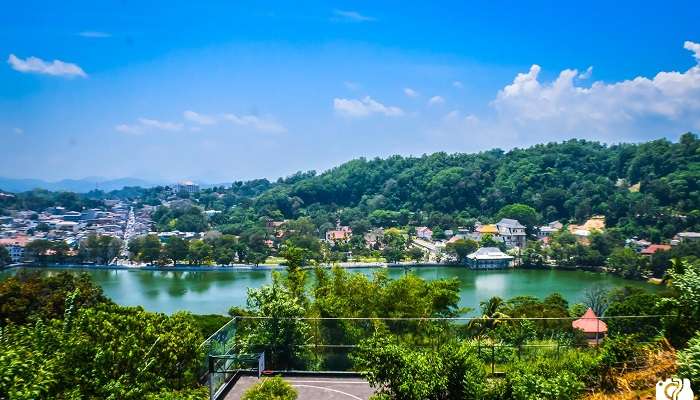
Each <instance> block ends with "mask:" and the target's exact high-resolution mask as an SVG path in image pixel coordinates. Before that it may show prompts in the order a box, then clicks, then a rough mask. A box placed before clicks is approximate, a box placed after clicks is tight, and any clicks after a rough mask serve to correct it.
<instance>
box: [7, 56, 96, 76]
mask: <svg viewBox="0 0 700 400" xmlns="http://www.w3.org/2000/svg"><path fill="white" fill-rule="evenodd" d="M7 63H8V64H10V65H11V66H12V69H14V70H15V71H19V72H23V73H28V72H33V73H37V74H45V75H53V76H66V77H74V76H80V77H87V74H86V73H85V71H83V69H82V68H80V67H79V66H78V65H76V64H73V63H67V62H63V61H61V60H53V61H52V62H47V61H44V60H42V59H41V58H38V57H28V58H26V59H24V60H23V59H21V58H19V57H17V56H15V55H14V54H10V56H9V57H8V59H7Z"/></svg>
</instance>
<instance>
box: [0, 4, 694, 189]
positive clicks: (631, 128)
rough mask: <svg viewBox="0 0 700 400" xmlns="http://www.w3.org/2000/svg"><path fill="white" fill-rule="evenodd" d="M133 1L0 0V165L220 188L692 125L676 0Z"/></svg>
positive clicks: (685, 19)
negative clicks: (396, 157) (369, 160)
mask: <svg viewBox="0 0 700 400" xmlns="http://www.w3.org/2000/svg"><path fill="white" fill-rule="evenodd" d="M95 3H97V4H95ZM141 3H142V2H137V1H126V0H124V1H118V2H106V1H105V2H82V1H67V2H61V3H60V4H59V3H55V2H46V3H44V2H33V1H25V2H21V3H13V4H12V5H5V6H4V10H3V13H2V14H0V58H2V59H3V62H2V63H1V64H0V176H6V177H32V178H43V179H50V180H53V179H61V178H81V177H85V176H101V177H106V178H116V177H126V176H132V177H143V178H146V179H153V180H156V179H157V180H166V181H168V180H176V179H183V178H191V179H196V180H200V181H205V182H223V181H231V180H237V179H249V178H256V177H270V178H275V177H278V176H284V175H288V174H290V173H293V172H294V171H297V170H307V169H316V170H323V169H326V168H329V167H332V166H334V165H337V164H339V163H341V162H344V161H347V160H349V159H352V158H355V157H359V156H366V157H374V156H387V155H390V154H396V153H399V154H406V155H407V154H413V155H420V154H423V153H430V152H434V151H448V152H456V151H461V152H473V151H479V150H484V149H489V148H493V147H501V148H504V149H508V148H512V147H517V146H527V145H531V144H534V143H539V142H546V141H552V140H564V139H568V138H572V137H580V138H586V139H594V140H600V141H604V142H609V143H615V142H620V141H642V140H648V139H651V138H659V137H668V138H671V139H675V138H677V137H678V136H679V135H680V134H681V133H683V132H686V131H694V132H698V131H700V67H698V62H699V60H700V45H698V43H700V28H699V27H698V24H697V21H698V20H700V7H697V5H696V4H694V3H693V2H690V1H688V2H681V1H678V2H665V3H663V4H660V3H647V4H645V3H643V2H642V3H640V2H639V1H636V2H624V1H617V2H614V4H609V3H611V2H602V1H601V2H595V1H593V2H586V3H571V4H559V5H553V4H551V3H552V2H538V1H530V2H522V3H521V4H509V3H511V2H398V1H397V2H363V1H355V2H289V3H276V2H243V1H239V2H231V1H227V2H224V1H221V2H186V1H169V2H155V1H153V2H143V3H148V4H147V5H144V4H141ZM199 3H202V4H199ZM204 3H206V4H204ZM589 67H591V68H590V69H589Z"/></svg>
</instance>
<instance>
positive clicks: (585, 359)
mask: <svg viewBox="0 0 700 400" xmlns="http://www.w3.org/2000/svg"><path fill="white" fill-rule="evenodd" d="M595 365H596V361H595V358H594V357H593V356H591V355H589V354H588V353H587V352H583V351H575V350H572V351H571V352H570V354H569V353H565V354H563V355H562V356H561V357H560V358H559V359H554V358H544V357H543V358H538V359H535V360H528V361H518V362H515V363H513V364H512V365H511V367H510V368H509V369H508V371H507V372H506V378H505V384H504V385H503V386H504V387H497V389H499V390H500V391H501V393H500V394H499V396H498V397H496V396H493V397H492V398H500V399H513V400H536V399H551V400H573V399H577V398H579V397H580V395H581V394H582V393H583V391H584V389H585V388H586V381H585V379H586V377H587V376H590V373H591V372H592V371H593V370H594V368H595Z"/></svg>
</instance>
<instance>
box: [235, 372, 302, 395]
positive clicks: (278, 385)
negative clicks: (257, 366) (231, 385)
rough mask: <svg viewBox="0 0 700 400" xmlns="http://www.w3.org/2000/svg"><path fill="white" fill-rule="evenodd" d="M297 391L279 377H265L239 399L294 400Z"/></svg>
mask: <svg viewBox="0 0 700 400" xmlns="http://www.w3.org/2000/svg"><path fill="white" fill-rule="evenodd" d="M296 398H297V391H296V390H295V389H294V388H293V387H292V385H290V384H289V383H287V382H285V381H284V379H282V378H280V377H274V378H265V379H263V381H262V382H260V383H257V384H255V385H254V386H253V387H251V388H250V389H248V390H247V391H246V392H245V393H243V397H241V400H296Z"/></svg>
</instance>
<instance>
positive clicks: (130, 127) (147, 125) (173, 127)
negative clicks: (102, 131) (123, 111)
mask: <svg viewBox="0 0 700 400" xmlns="http://www.w3.org/2000/svg"><path fill="white" fill-rule="evenodd" d="M183 127H184V126H183V124H181V123H178V122H169V121H159V120H157V119H150V118H139V119H138V123H136V124H119V125H117V126H115V127H114V129H115V130H116V131H117V132H121V133H126V134H132V135H137V134H141V133H144V132H146V131H148V130H160V131H171V132H174V131H180V130H182V128H183Z"/></svg>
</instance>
